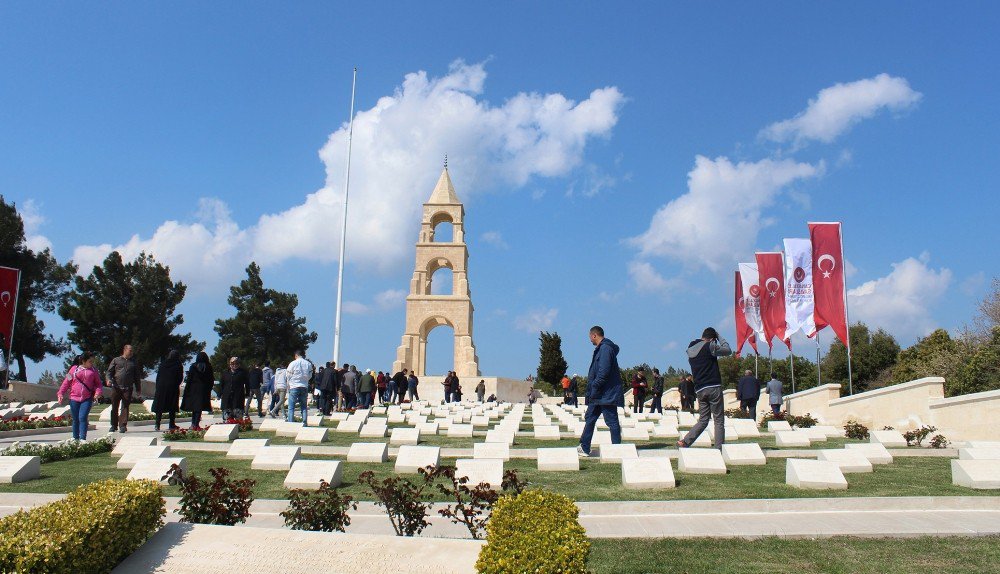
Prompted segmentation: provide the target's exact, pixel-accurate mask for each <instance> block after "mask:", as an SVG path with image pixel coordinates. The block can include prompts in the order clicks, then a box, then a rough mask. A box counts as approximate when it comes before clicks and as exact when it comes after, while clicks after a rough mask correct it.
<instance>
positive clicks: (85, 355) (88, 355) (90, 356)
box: [78, 351, 94, 365]
mask: <svg viewBox="0 0 1000 574" xmlns="http://www.w3.org/2000/svg"><path fill="white" fill-rule="evenodd" d="M78 358H79V359H80V364H81V365H82V364H84V363H86V362H87V361H89V360H91V359H93V358H94V354H93V353H91V352H90V351H84V352H82V353H80V356H79V357H78Z"/></svg>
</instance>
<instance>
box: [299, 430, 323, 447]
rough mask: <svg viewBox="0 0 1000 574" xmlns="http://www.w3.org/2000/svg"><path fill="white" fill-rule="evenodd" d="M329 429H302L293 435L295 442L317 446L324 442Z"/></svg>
mask: <svg viewBox="0 0 1000 574" xmlns="http://www.w3.org/2000/svg"><path fill="white" fill-rule="evenodd" d="M329 432H330V429H329V428H327V427H302V428H300V429H299V432H298V434H296V435H295V442H301V443H310V444H319V443H322V442H326V440H327V433H329Z"/></svg>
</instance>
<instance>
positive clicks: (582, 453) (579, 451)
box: [576, 445, 593, 458]
mask: <svg viewBox="0 0 1000 574" xmlns="http://www.w3.org/2000/svg"><path fill="white" fill-rule="evenodd" d="M576 454H577V456H579V457H580V458H590V457H591V456H593V455H590V454H587V453H586V451H584V450H583V447H582V446H579V445H577V447H576Z"/></svg>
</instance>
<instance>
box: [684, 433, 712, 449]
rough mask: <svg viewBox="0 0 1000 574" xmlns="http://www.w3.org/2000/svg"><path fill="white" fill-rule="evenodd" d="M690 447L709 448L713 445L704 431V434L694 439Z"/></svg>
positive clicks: (710, 438)
mask: <svg viewBox="0 0 1000 574" xmlns="http://www.w3.org/2000/svg"><path fill="white" fill-rule="evenodd" d="M685 434H686V433H685ZM691 446H693V447H705V448H711V447H713V446H715V443H714V442H713V441H712V437H711V436H710V435H709V433H708V430H705V432H703V433H701V434H700V435H698V438H696V439H694V442H693V443H691Z"/></svg>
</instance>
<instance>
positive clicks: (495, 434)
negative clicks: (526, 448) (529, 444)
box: [486, 429, 514, 445]
mask: <svg viewBox="0 0 1000 574" xmlns="http://www.w3.org/2000/svg"><path fill="white" fill-rule="evenodd" d="M486 442H498V443H504V444H507V445H512V444H514V431H506V430H501V429H494V430H488V431H486Z"/></svg>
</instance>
